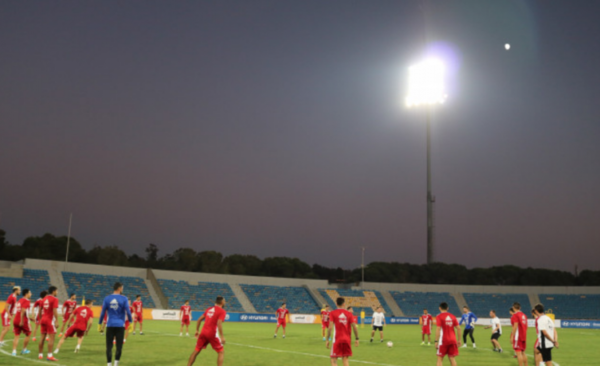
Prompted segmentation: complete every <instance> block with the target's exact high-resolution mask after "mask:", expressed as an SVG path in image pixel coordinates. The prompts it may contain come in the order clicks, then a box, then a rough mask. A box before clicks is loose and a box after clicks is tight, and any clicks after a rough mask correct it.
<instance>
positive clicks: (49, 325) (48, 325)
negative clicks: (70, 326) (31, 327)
mask: <svg viewBox="0 0 600 366" xmlns="http://www.w3.org/2000/svg"><path fill="white" fill-rule="evenodd" d="M40 332H41V333H42V334H56V326H55V325H54V321H48V320H46V319H42V321H41V322H40Z"/></svg>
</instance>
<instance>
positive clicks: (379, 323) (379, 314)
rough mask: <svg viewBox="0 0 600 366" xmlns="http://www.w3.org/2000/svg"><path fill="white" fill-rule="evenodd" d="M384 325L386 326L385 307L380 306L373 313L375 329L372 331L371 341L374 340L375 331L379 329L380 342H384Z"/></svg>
mask: <svg viewBox="0 0 600 366" xmlns="http://www.w3.org/2000/svg"><path fill="white" fill-rule="evenodd" d="M383 327H385V315H384V314H383V309H382V308H381V306H378V307H377V309H375V312H374V313H373V330H372V331H371V342H373V336H374V335H375V331H376V330H378V331H379V342H383Z"/></svg>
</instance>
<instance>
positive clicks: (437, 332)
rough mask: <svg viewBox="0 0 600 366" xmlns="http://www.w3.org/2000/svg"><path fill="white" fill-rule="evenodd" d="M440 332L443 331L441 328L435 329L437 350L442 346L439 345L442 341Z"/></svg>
mask: <svg viewBox="0 0 600 366" xmlns="http://www.w3.org/2000/svg"><path fill="white" fill-rule="evenodd" d="M440 332H441V329H440V327H435V348H439V346H440V344H439V342H438V341H439V339H440Z"/></svg>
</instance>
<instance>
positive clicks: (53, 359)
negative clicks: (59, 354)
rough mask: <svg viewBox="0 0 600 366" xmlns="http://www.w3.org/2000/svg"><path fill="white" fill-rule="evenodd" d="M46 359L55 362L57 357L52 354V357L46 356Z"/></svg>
mask: <svg viewBox="0 0 600 366" xmlns="http://www.w3.org/2000/svg"><path fill="white" fill-rule="evenodd" d="M46 360H48V361H54V362H56V361H58V358H55V357H54V356H52V357H46Z"/></svg>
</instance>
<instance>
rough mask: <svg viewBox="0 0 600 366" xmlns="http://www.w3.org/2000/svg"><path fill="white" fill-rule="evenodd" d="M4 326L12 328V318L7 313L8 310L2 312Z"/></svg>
mask: <svg viewBox="0 0 600 366" xmlns="http://www.w3.org/2000/svg"><path fill="white" fill-rule="evenodd" d="M2 326H3V327H10V317H9V314H8V313H7V312H6V310H4V311H3V312H2Z"/></svg>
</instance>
